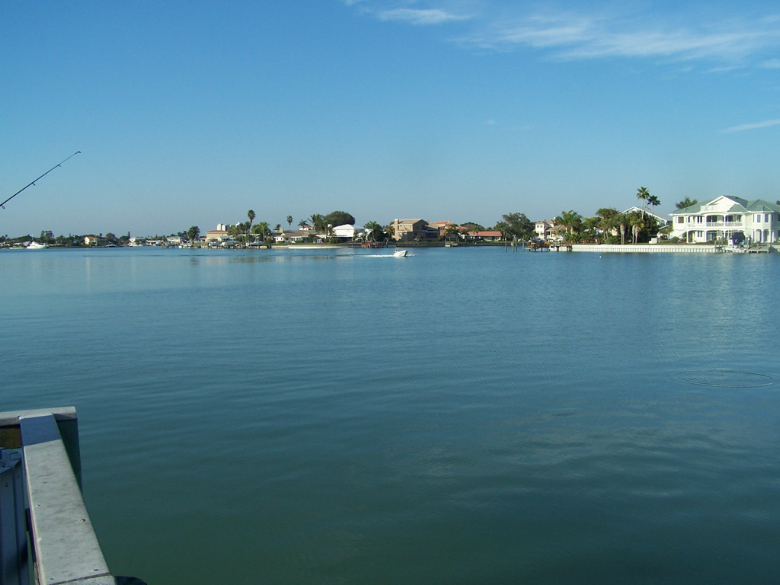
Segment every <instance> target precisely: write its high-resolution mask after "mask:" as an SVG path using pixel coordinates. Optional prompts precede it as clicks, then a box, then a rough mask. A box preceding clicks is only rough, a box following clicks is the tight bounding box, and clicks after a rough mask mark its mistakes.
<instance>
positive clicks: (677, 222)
mask: <svg viewBox="0 0 780 585" xmlns="http://www.w3.org/2000/svg"><path fill="white" fill-rule="evenodd" d="M670 215H671V216H672V225H673V226H674V229H673V231H672V237H674V236H677V237H678V238H680V239H681V240H684V241H686V242H691V243H697V242H711V241H713V240H716V239H721V238H722V239H725V240H729V239H731V237H732V236H734V235H735V234H736V233H738V232H742V234H743V235H744V236H745V238H746V239H747V240H748V241H750V242H753V243H770V242H778V241H780V205H777V204H775V203H770V202H769V201H764V200H763V199H751V200H747V199H742V198H741V197H730V196H726V195H723V196H721V197H717V198H715V199H713V200H711V201H708V202H706V203H702V204H697V205H692V206H690V207H686V208H684V209H678V210H677V211H675V212H673V213H671V214H670Z"/></svg>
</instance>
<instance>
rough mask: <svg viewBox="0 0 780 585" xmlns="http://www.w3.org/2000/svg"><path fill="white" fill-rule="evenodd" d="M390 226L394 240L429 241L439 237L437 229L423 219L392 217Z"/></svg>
mask: <svg viewBox="0 0 780 585" xmlns="http://www.w3.org/2000/svg"><path fill="white" fill-rule="evenodd" d="M390 226H391V227H392V228H393V239H394V240H395V241H396V242H412V241H423V242H429V241H433V240H437V239H439V230H438V229H437V228H435V227H432V226H431V225H429V224H428V222H427V221H425V220H424V219H394V220H393V222H392V223H391V224H390Z"/></svg>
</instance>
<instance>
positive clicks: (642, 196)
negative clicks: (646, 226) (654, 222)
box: [636, 187, 660, 217]
mask: <svg viewBox="0 0 780 585" xmlns="http://www.w3.org/2000/svg"><path fill="white" fill-rule="evenodd" d="M636 198H637V199H639V200H640V201H642V202H643V203H642V217H644V216H645V209H647V200H648V199H650V191H648V190H647V187H639V189H637V190H636ZM659 203H660V201H659Z"/></svg>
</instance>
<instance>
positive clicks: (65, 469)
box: [0, 407, 146, 585]
mask: <svg viewBox="0 0 780 585" xmlns="http://www.w3.org/2000/svg"><path fill="white" fill-rule="evenodd" d="M0 583H2V585H31V584H33V583H38V584H40V585H44V584H45V585H65V584H66V583H67V584H68V585H146V584H145V583H144V582H143V581H141V580H140V579H137V578H135V577H120V576H114V575H112V574H111V572H110V571H109V569H108V565H107V564H106V560H105V558H104V557H103V551H102V550H101V549H100V543H99V542H98V539H97V535H96V534H95V530H94V528H93V527H92V522H91V521H90V519H89V514H88V513H87V508H86V505H85V504H84V499H83V498H82V495H81V456H80V451H79V435H78V417H77V415H76V409H75V408H73V407H64V408H52V409H44V410H25V411H13V412H3V413H0Z"/></svg>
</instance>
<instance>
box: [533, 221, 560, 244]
mask: <svg viewBox="0 0 780 585" xmlns="http://www.w3.org/2000/svg"><path fill="white" fill-rule="evenodd" d="M534 233H535V234H536V237H537V238H539V239H540V240H549V239H550V238H551V237H552V236H553V235H555V222H554V221H553V220H551V219H543V220H542V221H537V222H536V225H535V226H534Z"/></svg>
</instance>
